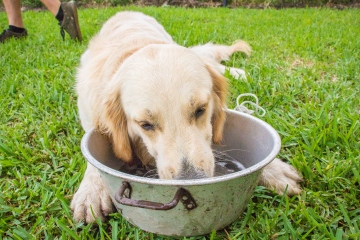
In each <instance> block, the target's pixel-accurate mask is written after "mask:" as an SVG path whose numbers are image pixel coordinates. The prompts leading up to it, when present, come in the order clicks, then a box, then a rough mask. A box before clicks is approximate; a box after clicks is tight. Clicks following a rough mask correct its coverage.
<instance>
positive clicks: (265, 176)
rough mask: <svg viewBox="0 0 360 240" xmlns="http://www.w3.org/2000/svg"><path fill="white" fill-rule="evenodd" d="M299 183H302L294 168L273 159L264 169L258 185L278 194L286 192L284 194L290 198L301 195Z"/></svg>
mask: <svg viewBox="0 0 360 240" xmlns="http://www.w3.org/2000/svg"><path fill="white" fill-rule="evenodd" d="M299 182H302V178H301V177H300V175H299V173H298V172H297V171H296V170H295V168H294V167H293V166H291V165H289V164H287V163H284V162H282V161H281V160H279V159H277V158H275V159H274V160H273V161H272V162H271V163H270V164H269V165H267V166H266V167H265V168H264V170H263V172H262V174H261V177H260V181H259V185H262V186H265V187H267V188H269V189H271V190H275V191H276V192H277V193H278V194H284V193H285V190H286V194H287V195H289V196H292V195H297V194H300V193H301V187H300V184H299Z"/></svg>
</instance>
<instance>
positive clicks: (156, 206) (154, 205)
mask: <svg viewBox="0 0 360 240" xmlns="http://www.w3.org/2000/svg"><path fill="white" fill-rule="evenodd" d="M126 190H128V191H126ZM130 195H131V185H130V183H128V182H126V181H124V182H123V183H122V185H121V187H120V189H119V191H118V192H117V193H116V194H115V200H116V201H117V202H118V203H120V204H123V205H126V206H132V207H139V208H146V209H153V210H169V209H172V208H174V207H176V205H177V204H178V203H179V201H181V202H182V203H183V204H184V206H185V208H186V209H187V210H193V209H194V208H196V203H195V200H194V199H193V197H192V196H191V194H190V193H189V192H188V191H187V190H185V189H183V188H179V189H178V190H177V192H176V193H175V196H174V199H173V200H172V201H171V202H169V203H158V202H151V201H145V200H136V199H130Z"/></svg>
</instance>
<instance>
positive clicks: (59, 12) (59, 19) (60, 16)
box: [55, 6, 64, 23]
mask: <svg viewBox="0 0 360 240" xmlns="http://www.w3.org/2000/svg"><path fill="white" fill-rule="evenodd" d="M55 18H56V19H57V20H58V21H59V22H60V23H61V22H62V21H63V20H64V11H63V9H62V8H61V6H60V7H59V11H58V13H57V14H56V16H55Z"/></svg>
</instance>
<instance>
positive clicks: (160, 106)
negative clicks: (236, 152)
mask: <svg viewBox="0 0 360 240" xmlns="http://www.w3.org/2000/svg"><path fill="white" fill-rule="evenodd" d="M238 51H241V52H244V53H246V54H250V47H249V45H248V44H247V43H245V42H243V41H238V42H236V43H235V44H233V45H232V46H222V45H214V44H205V45H201V46H196V47H193V48H185V47H182V46H179V45H177V44H176V43H175V42H174V41H173V40H172V38H171V36H170V35H169V34H168V33H167V32H166V31H165V30H164V28H163V27H162V26H161V25H160V24H159V23H157V22H156V20H155V19H153V18H151V17H149V16H146V15H144V14H142V13H136V12H121V13H118V14H116V15H115V16H114V17H112V18H111V19H109V20H108V21H107V22H106V23H105V24H104V26H103V27H102V29H101V30H100V32H99V34H98V35H96V36H95V37H94V38H93V39H92V40H91V42H90V44H89V47H88V49H87V50H86V52H85V53H84V54H83V56H82V58H81V64H80V67H79V69H78V74H77V84H76V91H77V94H78V108H79V115H80V119H81V124H82V126H83V128H84V130H85V131H89V130H91V129H93V128H95V129H97V130H98V131H101V132H102V133H103V134H105V135H107V136H108V137H109V139H110V140H111V141H112V144H113V150H114V152H115V154H116V155H117V156H118V157H119V158H120V159H121V160H123V161H125V162H128V163H131V162H132V161H133V159H135V158H139V159H140V160H141V161H142V162H143V163H144V164H150V163H154V164H156V167H157V170H158V173H159V176H160V178H162V179H174V178H187V177H190V176H189V175H186V174H188V172H191V174H193V176H195V177H211V176H212V175H213V172H214V156H213V153H212V149H211V144H212V143H213V142H214V143H219V142H220V141H221V139H222V130H223V125H224V122H225V113H224V111H223V109H225V107H226V106H225V103H226V95H227V82H226V79H225V78H224V77H223V76H222V74H223V73H224V72H225V66H223V65H221V64H220V61H222V60H228V59H229V57H230V56H231V54H233V53H234V52H238ZM230 73H231V74H232V75H233V76H234V77H245V74H244V71H243V70H241V69H237V68H231V69H230ZM298 180H300V177H299V175H298V174H297V172H296V171H295V170H294V169H293V168H292V167H291V166H290V165H288V164H286V163H283V162H281V161H280V160H275V161H273V162H272V163H271V164H269V165H268V167H266V168H265V170H264V172H263V175H262V179H261V183H262V184H264V185H266V186H267V187H269V188H274V189H276V191H277V192H279V193H283V191H284V190H285V189H286V186H288V192H287V193H288V194H298V193H299V192H300V187H299V185H298V183H297V182H298ZM71 208H72V210H73V213H74V219H75V220H76V221H81V220H83V221H85V222H92V221H94V217H100V218H101V219H102V220H104V219H105V217H106V216H107V215H108V214H109V213H111V212H112V211H113V210H114V209H113V205H112V202H111V199H110V196H109V194H108V192H107V190H106V187H105V186H104V183H103V182H102V180H101V178H100V175H99V172H98V171H97V169H95V168H94V167H93V166H91V165H90V164H88V165H87V169H86V172H85V175H84V178H83V180H82V182H81V184H80V187H79V189H78V191H77V192H76V193H75V195H74V197H73V200H72V202H71ZM92 212H93V213H94V215H93V214H92Z"/></svg>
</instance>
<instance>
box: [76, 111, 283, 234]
mask: <svg viewBox="0 0 360 240" xmlns="http://www.w3.org/2000/svg"><path fill="white" fill-rule="evenodd" d="M280 146H281V142H280V137H279V135H278V134H277V132H276V131H275V130H274V129H273V128H272V127H271V126H270V125H268V124H267V123H265V122H264V121H262V120H259V119H258V118H255V117H253V116H251V115H248V114H244V113H239V112H236V111H232V110H227V120H226V123H225V128H224V139H223V142H222V145H221V146H215V145H214V146H213V147H214V149H216V150H219V151H227V154H229V155H230V156H231V157H233V158H235V159H238V160H239V161H240V162H241V163H242V164H243V165H244V166H245V167H246V169H245V170H242V171H239V172H235V173H231V174H227V175H223V176H218V177H213V178H206V179H194V180H161V179H151V178H145V177H139V176H134V175H130V174H127V173H123V172H120V171H118V170H117V169H120V167H121V164H122V162H121V161H120V160H119V159H117V158H116V157H115V156H114V154H113V152H112V150H111V146H110V143H109V141H108V140H107V138H106V137H104V136H103V135H101V134H100V133H98V132H96V131H90V132H88V133H86V134H85V135H84V137H83V139H82V143H81V149H82V152H83V154H84V156H85V158H86V159H87V160H88V161H89V162H90V163H91V164H92V165H94V166H95V167H96V168H98V169H99V171H100V173H101V177H102V178H103V180H104V181H105V183H106V185H107V187H108V190H109V192H110V195H111V198H112V201H113V203H114V204H115V206H116V208H117V210H118V211H119V212H120V213H121V214H122V216H123V217H124V218H125V219H126V220H127V221H129V222H131V223H132V224H134V225H135V226H137V227H139V228H141V229H143V230H145V231H148V232H152V233H156V234H161V235H167V236H196V235H203V234H207V233H210V232H212V230H219V229H222V228H224V227H226V226H227V225H229V224H230V223H232V222H233V221H234V220H236V219H237V218H238V217H239V216H240V215H241V213H242V212H243V211H244V209H245V207H246V205H247V202H248V201H249V199H250V198H251V196H252V194H253V191H254V188H255V186H256V185H257V183H258V180H259V176H260V173H261V171H262V169H263V168H264V167H265V166H266V165H267V164H269V163H270V162H271V161H272V160H273V159H274V158H275V157H276V155H277V154H278V152H279V150H280Z"/></svg>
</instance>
